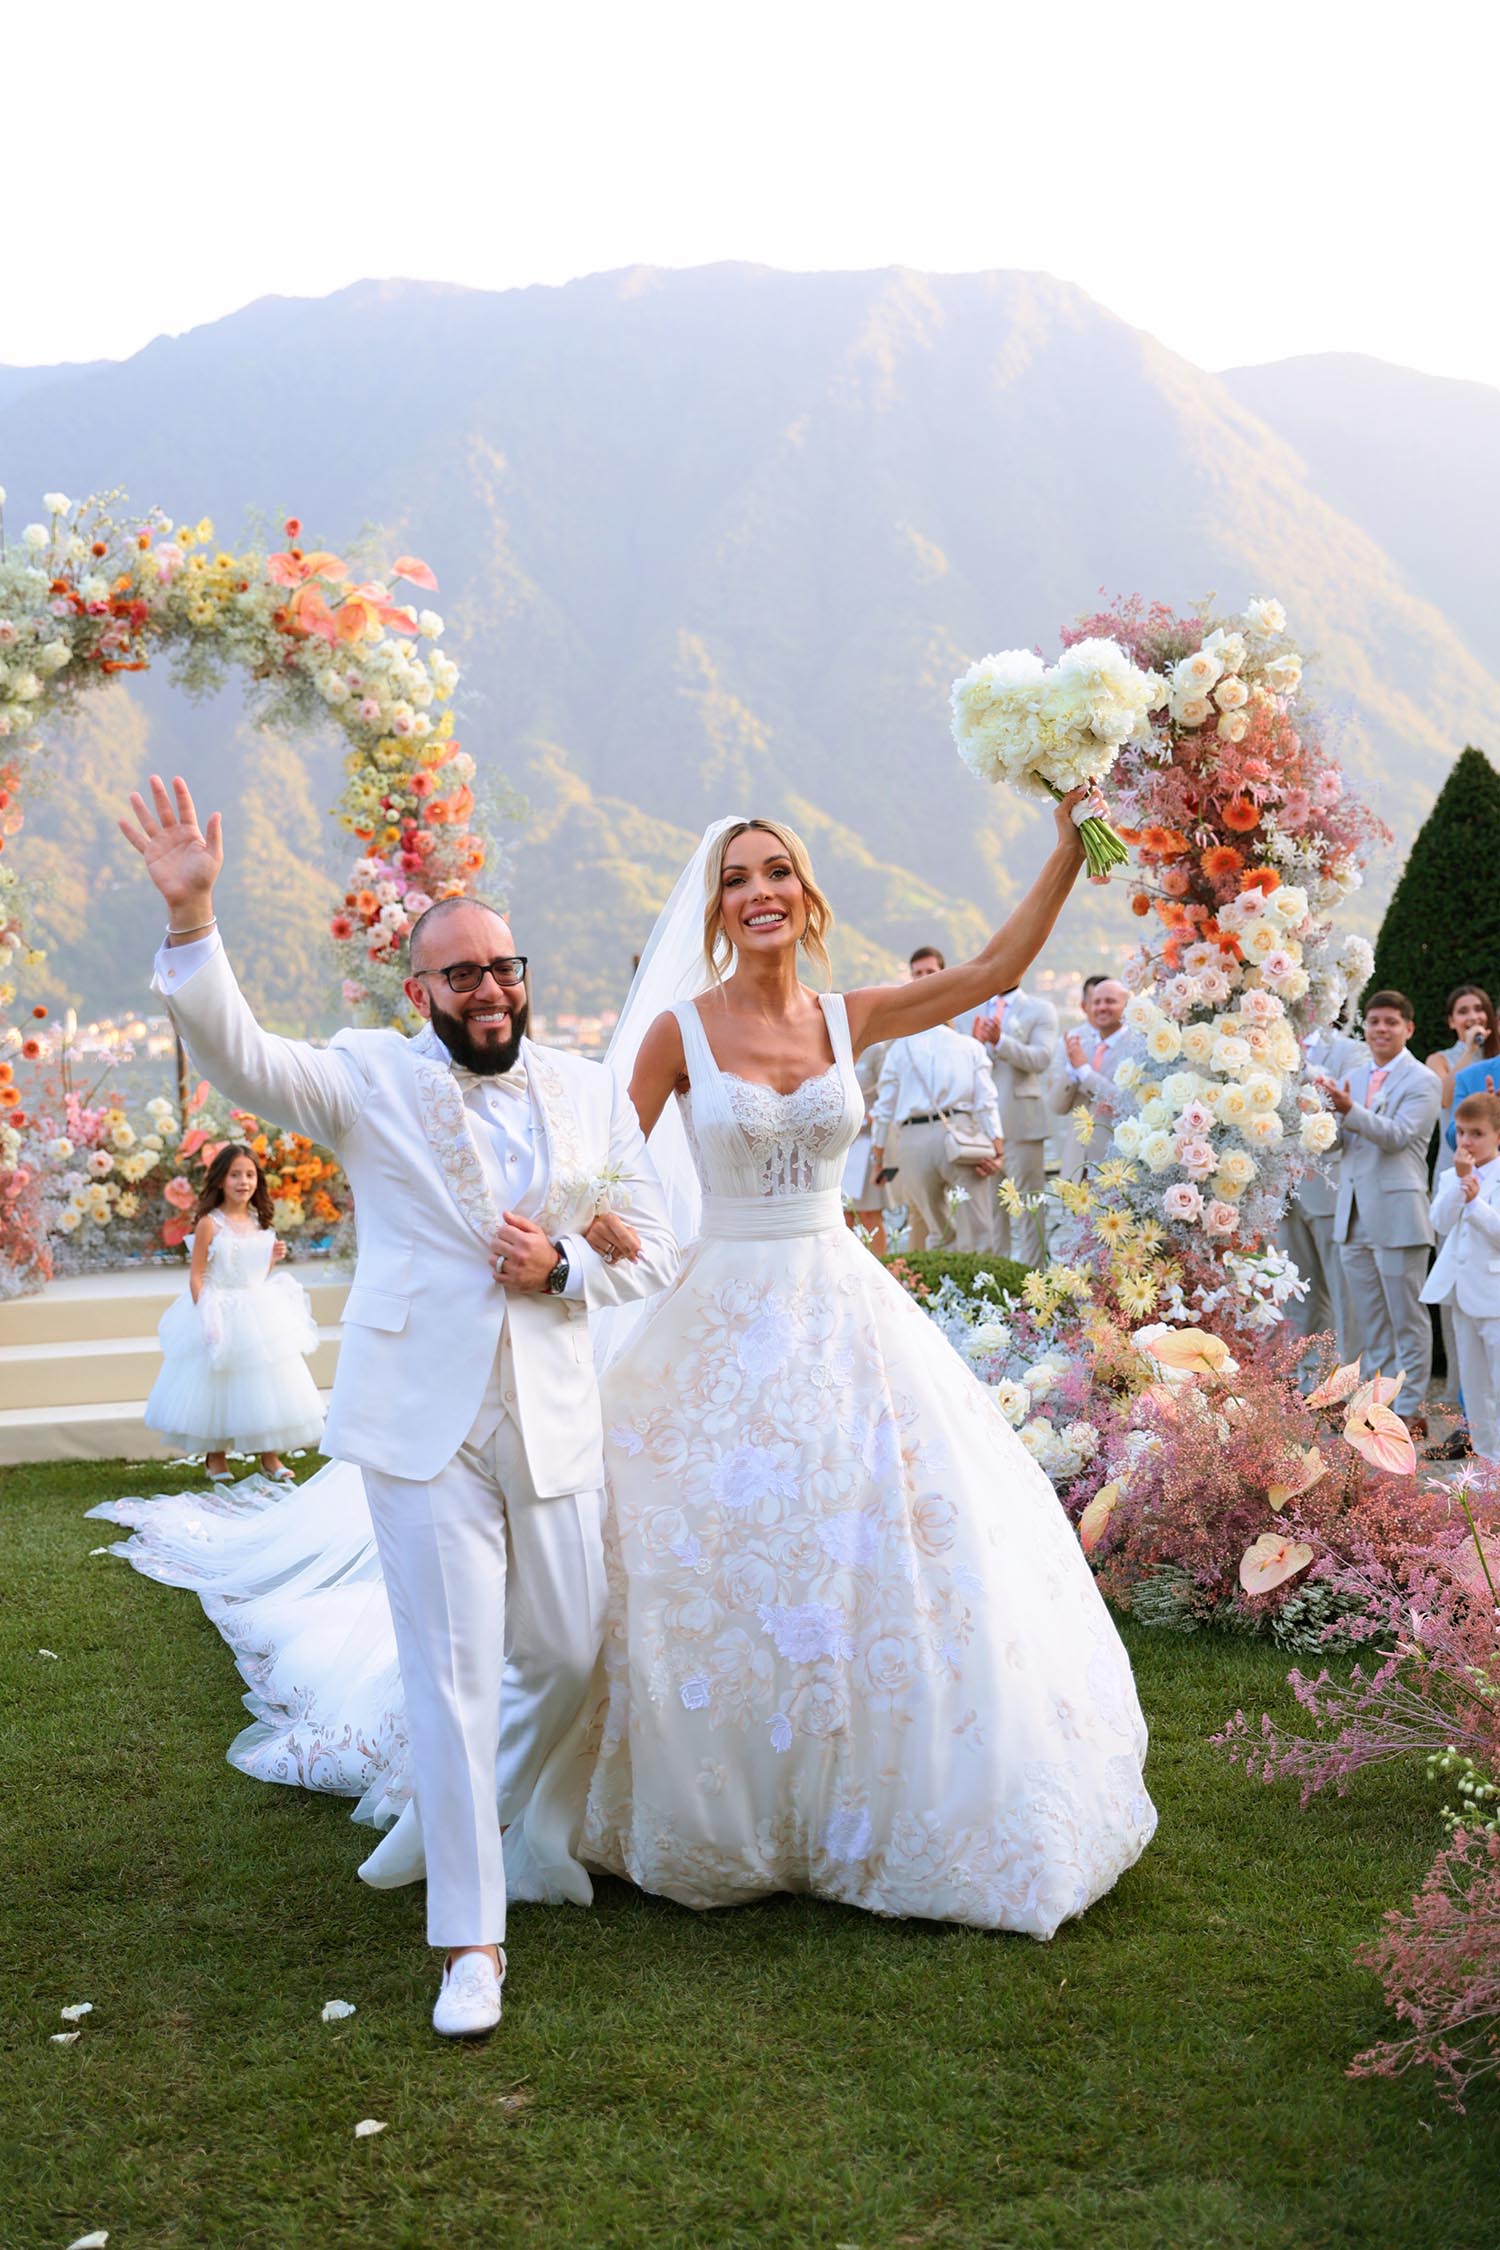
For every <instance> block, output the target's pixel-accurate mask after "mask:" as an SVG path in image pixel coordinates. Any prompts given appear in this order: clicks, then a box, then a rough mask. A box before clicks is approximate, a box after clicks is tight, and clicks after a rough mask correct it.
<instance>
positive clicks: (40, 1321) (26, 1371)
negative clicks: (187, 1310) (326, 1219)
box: [0, 1263, 349, 1467]
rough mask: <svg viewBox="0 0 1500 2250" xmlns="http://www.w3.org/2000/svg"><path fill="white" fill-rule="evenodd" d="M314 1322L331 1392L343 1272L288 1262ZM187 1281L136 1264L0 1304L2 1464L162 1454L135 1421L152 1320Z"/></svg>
mask: <svg viewBox="0 0 1500 2250" xmlns="http://www.w3.org/2000/svg"><path fill="white" fill-rule="evenodd" d="M284 1271H286V1272H288V1273H290V1274H291V1275H292V1276H293V1277H294V1279H296V1280H298V1281H300V1282H301V1284H302V1286H303V1288H304V1289H306V1291H307V1293H308V1296H309V1298H310V1299H311V1301H312V1310H313V1318H314V1319H315V1320H316V1321H317V1324H318V1338H319V1341H318V1349H317V1351H316V1353H315V1354H314V1355H313V1358H312V1361H311V1366H312V1371H313V1376H314V1379H315V1380H316V1382H317V1385H318V1388H319V1390H320V1391H322V1392H323V1394H324V1404H325V1405H326V1404H327V1393H328V1391H329V1389H330V1388H331V1386H332V1383H333V1371H334V1368H335V1367H336V1366H337V1364H338V1350H339V1337H340V1334H341V1330H340V1327H339V1322H340V1319H341V1316H342V1314H343V1309H344V1297H345V1294H346V1292H347V1290H348V1286H349V1284H348V1278H347V1276H346V1275H343V1274H338V1273H331V1272H330V1271H329V1269H328V1267H327V1266H326V1265H322V1264H315V1263H309V1264H292V1265H289V1266H287V1267H286V1268H284ZM186 1287H187V1272H186V1268H185V1267H182V1266H134V1267H130V1268H129V1269H127V1270H126V1271H124V1272H122V1273H103V1274H82V1275H78V1276H76V1277H74V1278H73V1279H70V1280H67V1281H54V1282H50V1283H49V1284H48V1286H47V1287H46V1288H45V1289H44V1290H43V1291H42V1292H41V1293H40V1295H38V1296H35V1297H15V1298H11V1299H9V1300H8V1301H6V1302H5V1303H3V1304H0V1467H13V1466H15V1465H17V1464H18V1463H20V1462H23V1461H115V1460H131V1461H162V1460H166V1459H168V1458H169V1449H168V1448H167V1447H165V1446H163V1445H162V1444H160V1443H159V1441H158V1440H157V1438H156V1436H155V1434H154V1432H152V1431H151V1430H148V1429H147V1428H146V1426H145V1423H144V1422H143V1420H142V1419H141V1417H142V1415H143V1413H144V1411H145V1405H146V1397H147V1394H148V1392H149V1391H150V1389H151V1385H152V1384H153V1383H154V1382H155V1380H156V1371H157V1369H158V1368H159V1367H160V1365H161V1353H160V1351H159V1350H158V1349H157V1343H156V1324H157V1322H158V1321H159V1320H160V1319H161V1316H162V1314H163V1313H164V1312H165V1311H166V1309H167V1307H168V1305H170V1304H171V1302H172V1300H173V1299H174V1298H175V1297H179V1296H181V1294H182V1292H183V1290H184V1289H185V1288H186Z"/></svg>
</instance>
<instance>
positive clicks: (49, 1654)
mask: <svg viewBox="0 0 1500 2250" xmlns="http://www.w3.org/2000/svg"><path fill="white" fill-rule="evenodd" d="M37 1655H38V1656H45V1657H46V1659H47V1662H48V1663H49V1664H61V1662H62V1658H61V1657H60V1656H59V1655H58V1653H57V1651H56V1649H55V1648H39V1649H38V1650H37Z"/></svg>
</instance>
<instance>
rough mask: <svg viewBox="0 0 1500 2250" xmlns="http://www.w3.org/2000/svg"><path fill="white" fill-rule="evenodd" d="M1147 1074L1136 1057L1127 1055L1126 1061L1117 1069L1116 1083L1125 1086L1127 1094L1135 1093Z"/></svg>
mask: <svg viewBox="0 0 1500 2250" xmlns="http://www.w3.org/2000/svg"><path fill="white" fill-rule="evenodd" d="M1145 1075H1146V1073H1145V1071H1144V1070H1143V1069H1142V1068H1141V1065H1140V1064H1139V1063H1138V1062H1137V1061H1136V1060H1135V1057H1134V1056H1133V1055H1127V1056H1126V1058H1125V1060H1124V1062H1122V1063H1121V1064H1120V1065H1119V1067H1118V1069H1117V1070H1116V1071H1115V1084H1116V1085H1117V1086H1123V1087H1124V1089H1125V1091H1126V1093H1127V1094H1133V1093H1134V1092H1135V1089H1136V1088H1137V1086H1139V1084H1140V1082H1141V1080H1142V1079H1143V1078H1144V1077H1145Z"/></svg>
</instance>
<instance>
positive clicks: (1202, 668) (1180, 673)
mask: <svg viewBox="0 0 1500 2250" xmlns="http://www.w3.org/2000/svg"><path fill="white" fill-rule="evenodd" d="M1223 669H1224V667H1223V665H1222V664H1221V663H1220V662H1219V659H1218V657H1217V656H1215V654H1214V652H1213V650H1212V649H1209V648H1200V649H1199V650H1197V652H1196V653H1195V654H1194V655H1192V656H1184V657H1180V658H1179V659H1178V661H1177V662H1176V663H1175V664H1174V665H1173V667H1172V687H1173V690H1174V692H1175V693H1176V694H1177V695H1179V696H1197V695H1207V693H1208V691H1209V689H1210V688H1211V687H1212V686H1213V685H1214V683H1215V681H1216V680H1217V679H1218V678H1219V675H1220V674H1221V673H1222V671H1223Z"/></svg>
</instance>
